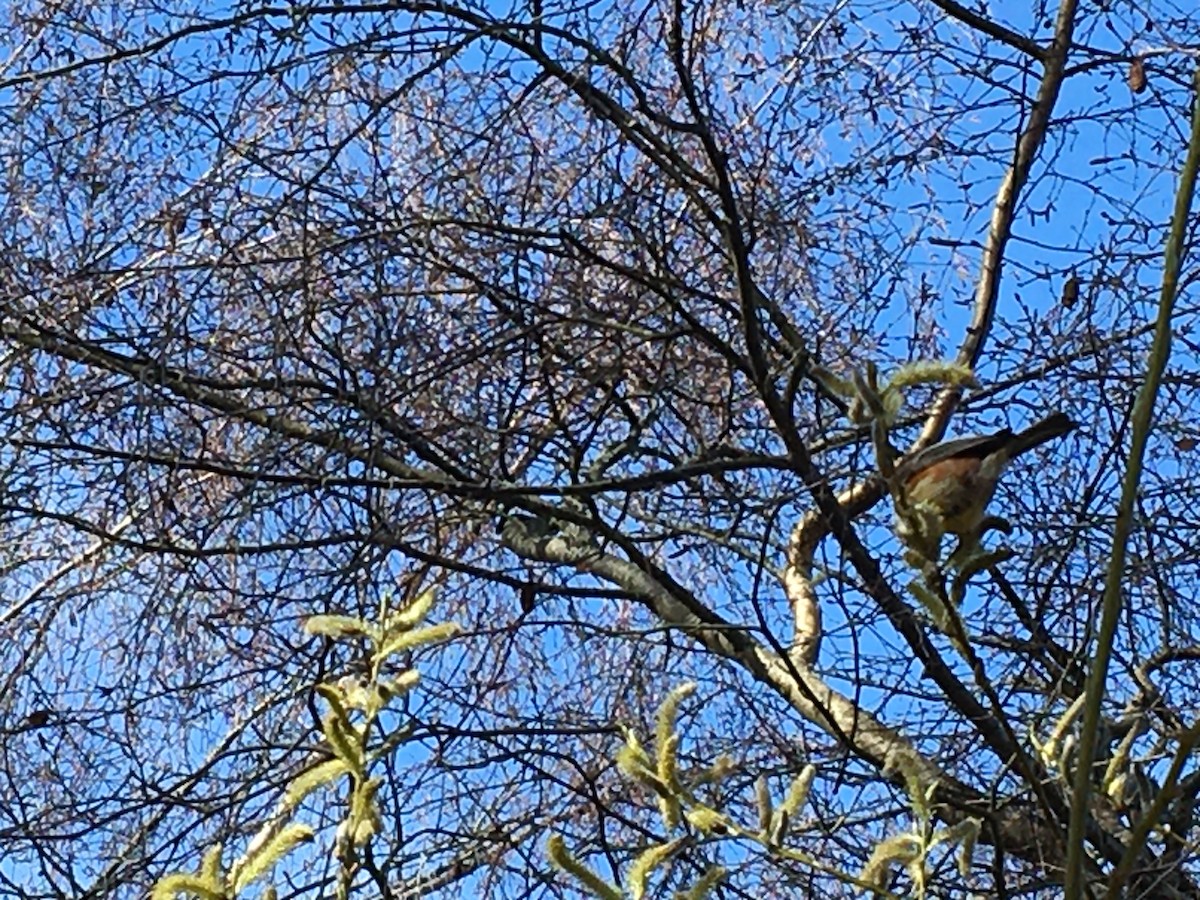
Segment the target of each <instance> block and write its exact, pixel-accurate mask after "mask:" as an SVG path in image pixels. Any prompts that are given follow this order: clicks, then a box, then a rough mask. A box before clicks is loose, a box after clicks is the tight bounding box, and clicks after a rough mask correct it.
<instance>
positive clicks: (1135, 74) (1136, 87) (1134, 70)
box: [1125, 56, 1146, 94]
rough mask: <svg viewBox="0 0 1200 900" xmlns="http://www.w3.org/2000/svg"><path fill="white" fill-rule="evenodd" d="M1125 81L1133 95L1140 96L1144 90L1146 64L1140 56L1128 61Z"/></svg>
mask: <svg viewBox="0 0 1200 900" xmlns="http://www.w3.org/2000/svg"><path fill="white" fill-rule="evenodd" d="M1125 81H1126V82H1127V83H1128V84H1129V89H1130V90H1131V91H1133V92H1134V93H1135V94H1140V93H1141V92H1142V91H1144V90H1145V89H1146V64H1145V63H1143V62H1142V58H1141V57H1140V56H1135V57H1134V58H1133V59H1131V60H1130V61H1129V74H1127V75H1126V76H1125Z"/></svg>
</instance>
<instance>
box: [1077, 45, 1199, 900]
mask: <svg viewBox="0 0 1200 900" xmlns="http://www.w3.org/2000/svg"><path fill="white" fill-rule="evenodd" d="M1193 88H1194V92H1195V99H1194V103H1193V106H1192V134H1191V139H1190V140H1189V142H1188V153H1187V158H1186V159H1185V161H1184V164H1183V171H1182V172H1181V173H1180V176H1179V190H1178V191H1177V192H1176V194H1175V211H1174V214H1173V215H1172V218H1171V230H1170V233H1169V234H1168V235H1167V247H1166V252H1165V254H1164V256H1165V259H1164V266H1163V269H1164V271H1163V278H1162V291H1161V293H1160V294H1159V300H1158V319H1157V321H1156V323H1155V327H1154V342H1153V344H1152V345H1151V347H1150V364H1149V366H1148V367H1147V370H1146V380H1145V381H1144V382H1143V383H1142V388H1141V390H1140V391H1139V392H1138V396H1137V401H1136V403H1135V405H1134V408H1133V443H1132V445H1131V447H1130V448H1129V467H1128V468H1127V469H1126V470H1125V483H1124V484H1123V485H1122V486H1121V500H1120V504H1119V505H1118V507H1117V522H1116V526H1115V527H1114V529H1113V546H1112V555H1111V557H1110V559H1109V563H1108V574H1107V577H1106V578H1105V582H1104V600H1103V603H1102V606H1101V613H1100V632H1099V634H1098V635H1097V636H1096V655H1095V658H1094V661H1093V663H1092V670H1091V672H1089V673H1088V680H1087V692H1086V696H1087V700H1086V701H1085V705H1084V710H1083V726H1082V732H1081V734H1080V739H1079V759H1080V764H1079V766H1078V768H1077V769H1076V770H1075V783H1074V785H1073V792H1072V795H1071V827H1070V832H1069V835H1068V843H1067V871H1066V877H1065V879H1064V890H1065V894H1066V897H1067V900H1074V898H1078V897H1082V896H1083V888H1084V885H1083V850H1084V847H1083V843H1084V833H1085V829H1086V827H1087V820H1088V797H1089V794H1090V792H1091V787H1092V786H1091V780H1090V779H1091V774H1092V772H1091V766H1090V765H1088V761H1089V760H1090V759H1091V758H1092V748H1093V747H1094V746H1095V743H1096V735H1097V732H1098V730H1099V727H1100V704H1101V701H1102V700H1103V699H1104V684H1105V680H1106V679H1107V677H1108V664H1109V659H1110V658H1111V656H1112V645H1113V639H1114V636H1115V634H1116V630H1117V617H1118V616H1119V615H1120V613H1121V598H1122V588H1123V586H1124V573H1125V552H1126V545H1127V544H1128V542H1129V534H1130V532H1131V531H1132V530H1133V507H1134V502H1135V501H1136V499H1137V490H1138V482H1139V481H1140V480H1141V476H1142V459H1143V457H1144V456H1145V454H1146V443H1147V441H1148V439H1149V437H1150V423H1151V419H1152V418H1153V416H1154V400H1155V396H1156V395H1157V393H1158V386H1159V384H1160V383H1161V381H1162V376H1163V371H1164V370H1165V369H1166V367H1167V359H1168V358H1169V357H1170V354H1171V317H1172V315H1173V313H1174V310H1175V295H1176V293H1177V289H1178V286H1179V270H1180V268H1181V266H1182V263H1183V252H1184V240H1185V239H1186V237H1187V230H1188V227H1187V226H1188V216H1189V214H1190V213H1191V208H1192V195H1193V194H1194V193H1195V190H1196V172H1197V170H1200V68H1197V70H1196V74H1195V76H1194V78H1193Z"/></svg>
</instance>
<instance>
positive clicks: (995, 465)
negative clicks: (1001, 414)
mask: <svg viewBox="0 0 1200 900" xmlns="http://www.w3.org/2000/svg"><path fill="white" fill-rule="evenodd" d="M1077 427H1079V426H1078V423H1077V422H1075V421H1074V420H1072V419H1071V417H1070V416H1068V415H1066V414H1065V413H1062V412H1055V413H1053V414H1051V415H1049V416H1047V417H1046V418H1044V419H1042V420H1041V421H1040V422H1037V423H1035V424H1033V425H1031V426H1029V427H1028V428H1026V429H1024V430H1023V431H1018V432H1014V431H1013V430H1012V429H1010V428H1003V429H1001V430H1000V431H997V432H995V433H993V434H986V435H974V436H972V437H961V438H955V439H953V440H949V441H943V442H941V443H940V444H934V445H932V446H930V447H926V448H924V449H923V450H918V451H917V452H916V453H913V454H911V455H910V456H907V457H905V458H904V459H902V460H901V461H900V463H899V464H898V465H897V466H896V471H895V483H896V484H897V485H899V487H900V490H901V492H902V496H903V501H904V502H905V503H906V504H908V506H909V507H920V508H924V509H927V510H932V511H933V512H934V513H936V514H937V517H938V519H939V520H940V522H941V529H942V531H943V532H945V533H947V534H954V535H958V536H959V537H960V538H970V537H977V536H978V533H979V530H980V527H981V526H982V525H983V523H984V519H985V513H986V510H987V505H988V503H989V502H990V501H991V499H992V495H993V494H994V493H995V492H996V484H997V483H998V482H999V480H1000V476H1001V475H1002V474H1003V473H1004V470H1005V469H1006V468H1007V467H1008V464H1009V463H1010V462H1012V461H1013V460H1014V459H1016V458H1017V457H1018V456H1020V455H1021V454H1022V453H1027V452H1028V451H1030V450H1032V449H1033V448H1034V447H1040V446H1041V445H1042V444H1045V443H1046V442H1047V441H1052V440H1055V439H1056V438H1060V437H1063V436H1065V435H1067V434H1069V433H1070V432H1071V431H1073V430H1074V429H1076V428H1077Z"/></svg>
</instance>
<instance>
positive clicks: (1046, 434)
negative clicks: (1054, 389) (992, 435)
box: [1008, 412, 1079, 459]
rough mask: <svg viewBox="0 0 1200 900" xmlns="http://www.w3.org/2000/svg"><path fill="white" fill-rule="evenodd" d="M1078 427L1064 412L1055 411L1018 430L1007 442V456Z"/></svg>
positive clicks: (1012, 455) (1018, 454)
mask: <svg viewBox="0 0 1200 900" xmlns="http://www.w3.org/2000/svg"><path fill="white" fill-rule="evenodd" d="M1078 427H1079V423H1078V422H1075V421H1073V420H1072V419H1071V417H1070V416H1068V415H1067V414H1066V413H1061V412H1056V413H1053V414H1051V415H1049V416H1046V418H1044V419H1042V421H1040V422H1037V423H1036V424H1033V425H1030V426H1029V427H1028V428H1026V429H1025V430H1024V431H1019V432H1017V433H1016V434H1014V435H1013V436H1012V440H1010V441H1009V442H1008V458H1009V459H1012V458H1013V457H1016V456H1020V455H1021V454H1022V453H1024V452H1026V451H1027V450H1032V449H1033V448H1034V447H1040V446H1041V445H1042V444H1044V443H1046V441H1052V440H1054V439H1055V438H1058V437H1062V436H1063V435H1065V434H1068V433H1069V432H1071V431H1074V430H1075V429H1076V428H1078Z"/></svg>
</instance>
